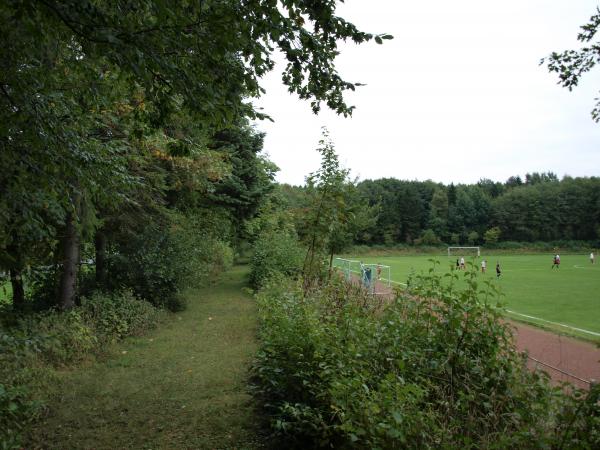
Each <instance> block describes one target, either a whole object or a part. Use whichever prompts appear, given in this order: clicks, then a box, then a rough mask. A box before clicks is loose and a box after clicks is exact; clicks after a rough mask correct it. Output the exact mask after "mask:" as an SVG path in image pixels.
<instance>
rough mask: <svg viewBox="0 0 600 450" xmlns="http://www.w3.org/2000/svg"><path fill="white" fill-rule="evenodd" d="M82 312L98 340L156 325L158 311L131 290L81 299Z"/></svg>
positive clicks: (139, 331)
mask: <svg viewBox="0 0 600 450" xmlns="http://www.w3.org/2000/svg"><path fill="white" fill-rule="evenodd" d="M81 315H82V317H83V320H84V321H85V323H87V324H88V325H89V326H90V327H91V329H92V330H93V333H94V335H95V336H96V339H98V340H99V341H100V343H101V344H107V343H112V342H115V341H118V340H120V339H123V338H124V337H126V336H134V335H140V334H143V333H145V332H147V331H149V330H150V329H152V328H154V327H155V326H156V323H157V322H158V320H159V318H160V311H159V310H158V309H156V308H155V307H153V306H152V305H151V304H150V303H148V302H146V301H144V300H140V299H138V298H136V297H135V296H134V295H133V293H132V292H130V291H124V292H120V293H110V294H105V293H100V292H96V293H94V294H93V295H91V296H90V297H89V298H84V299H82V302H81Z"/></svg>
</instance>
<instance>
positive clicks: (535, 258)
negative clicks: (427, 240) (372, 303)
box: [350, 253, 600, 340]
mask: <svg viewBox="0 0 600 450" xmlns="http://www.w3.org/2000/svg"><path fill="white" fill-rule="evenodd" d="M350 258H351V259H354V260H361V261H364V262H365V263H380V264H384V265H388V266H390V267H391V269H390V272H391V275H390V276H391V279H392V280H393V281H395V282H398V283H406V280H407V278H408V276H409V274H410V273H411V271H413V270H414V272H415V273H420V272H426V271H428V270H429V269H430V268H431V267H432V263H431V262H430V261H429V260H430V259H435V260H437V261H439V262H440V265H437V266H436V272H438V273H440V272H448V271H449V270H450V266H451V265H452V266H454V265H456V258H457V256H454V257H450V258H448V257H447V256H433V257H432V256H387V257H365V258H360V257H350ZM481 259H485V260H486V261H487V266H488V269H487V273H486V274H481V272H480V276H481V277H485V278H487V279H492V280H495V282H497V283H498V285H499V287H500V289H501V292H502V293H503V298H502V300H503V302H504V303H505V305H506V309H507V310H508V315H509V316H513V317H515V318H517V319H519V320H524V321H529V322H533V323H538V324H542V325H545V326H548V327H550V328H553V329H555V330H559V331H563V332H570V333H572V334H575V335H579V336H582V337H586V338H587V339H592V340H600V264H599V263H598V262H597V263H596V264H595V265H592V264H591V263H590V261H589V258H588V256H587V255H561V264H560V269H551V266H552V255H502V256H494V255H486V254H485V253H482V256H481V258H473V257H465V261H466V262H467V264H477V267H478V268H480V263H481ZM496 262H500V267H501V268H502V276H501V277H500V278H499V279H496V273H495V267H496ZM525 316H530V317H525ZM548 322H555V324H550V323H548ZM556 324H563V325H566V326H568V327H571V328H567V327H561V326H560V325H556ZM572 328H579V329H581V330H585V331H588V332H589V333H586V332H585V331H584V332H582V331H577V330H573V329H572Z"/></svg>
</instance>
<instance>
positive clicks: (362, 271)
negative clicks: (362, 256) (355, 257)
mask: <svg viewBox="0 0 600 450" xmlns="http://www.w3.org/2000/svg"><path fill="white" fill-rule="evenodd" d="M366 278H367V275H366V272H365V265H364V264H363V262H362V261H361V262H360V282H361V283H362V284H365V283H366V281H367V280H366Z"/></svg>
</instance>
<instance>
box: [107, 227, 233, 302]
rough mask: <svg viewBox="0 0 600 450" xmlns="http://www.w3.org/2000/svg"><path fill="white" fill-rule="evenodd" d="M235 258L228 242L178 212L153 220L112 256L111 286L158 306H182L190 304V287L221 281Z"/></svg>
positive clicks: (123, 242)
mask: <svg viewBox="0 0 600 450" xmlns="http://www.w3.org/2000/svg"><path fill="white" fill-rule="evenodd" d="M232 262H233V252H232V250H231V248H230V247H229V245H228V244H227V243H226V242H224V241H222V240H219V239H216V238H214V237H212V236H211V235H210V234H208V235H207V234H205V233H203V231H202V230H201V229H199V228H196V226H195V223H194V222H192V221H191V220H189V219H187V218H184V217H180V216H176V215H174V217H173V218H172V222H169V223H168V224H150V225H148V226H147V227H146V228H145V229H144V230H143V231H142V232H141V233H140V234H139V235H136V236H128V238H127V239H126V240H123V241H122V242H120V244H119V246H118V251H117V252H115V253H114V254H112V255H110V257H109V259H108V266H109V273H110V281H109V283H108V285H107V286H105V287H106V289H107V290H115V289H119V288H121V287H126V288H129V289H132V290H133V292H134V293H135V295H137V296H138V297H141V298H144V299H146V300H148V301H149V302H151V303H152V304H153V305H155V306H159V307H163V308H167V309H169V310H171V311H179V310H182V309H184V308H185V303H184V301H183V296H181V292H182V291H183V290H184V289H186V288H188V287H193V286H198V285H203V284H206V283H208V282H212V281H214V280H216V279H217V278H218V276H219V275H220V274H221V273H223V272H224V271H225V270H227V269H228V268H229V267H230V266H231V264H232Z"/></svg>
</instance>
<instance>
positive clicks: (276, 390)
mask: <svg viewBox="0 0 600 450" xmlns="http://www.w3.org/2000/svg"><path fill="white" fill-rule="evenodd" d="M459 276H461V277H462V276H464V275H463V274H461V275H458V274H453V275H450V274H449V275H447V276H446V277H444V278H441V277H438V276H436V275H435V274H433V273H431V274H430V275H427V276H419V277H416V278H415V279H413V280H412V282H411V286H412V290H411V291H410V292H408V293H403V294H400V295H399V296H398V298H397V299H396V300H395V301H394V302H393V303H391V304H390V305H388V306H382V305H381V304H380V303H378V302H375V301H373V298H372V297H370V296H368V295H366V294H365V293H364V292H361V291H360V290H359V289H357V288H356V287H352V286H348V285H345V284H344V283H343V282H342V281H340V280H338V279H334V280H333V282H332V283H331V284H330V285H328V286H326V287H325V288H324V289H322V290H321V291H318V292H314V293H312V294H311V295H310V296H308V297H303V296H302V292H301V290H300V289H298V287H297V286H296V285H295V284H290V283H285V282H283V281H282V280H277V282H276V283H271V284H267V285H266V286H265V288H264V289H263V291H262V292H261V293H260V294H259V295H258V297H257V299H258V303H259V307H260V317H261V328H260V338H261V346H260V350H259V352H258V353H257V357H256V361H255V364H254V366H253V380H254V390H255V394H256V395H257V397H258V398H259V399H260V400H261V402H262V404H263V405H264V407H265V410H266V412H267V413H268V414H269V415H270V417H271V419H272V425H273V428H274V429H275V431H276V432H277V433H278V434H279V435H280V436H282V437H284V438H285V442H286V443H287V444H288V445H289V446H296V447H335V448H337V447H339V448H347V447H351V446H352V447H358V448H405V447H410V448H466V449H475V448H509V447H514V448H551V447H552V445H554V443H555V442H559V441H560V439H561V436H565V439H566V442H567V444H566V445H565V448H572V447H577V448H594V445H593V444H595V443H596V442H597V436H598V433H592V432H591V431H590V430H591V429H592V427H593V426H596V425H597V423H598V422H597V421H598V409H597V408H598V407H597V404H596V402H595V401H594V400H593V398H592V399H590V400H589V401H588V402H587V403H585V404H586V405H588V409H587V410H586V409H584V408H580V409H578V407H576V406H574V405H582V403H581V402H577V401H576V400H573V399H572V398H570V397H566V396H565V395H564V394H562V393H561V391H560V390H559V389H554V388H551V387H550V386H549V383H548V380H547V378H546V377H545V376H543V375H539V374H536V373H531V372H529V371H528V370H527V368H526V365H525V361H524V357H523V356H522V355H520V354H519V353H517V351H516V350H515V349H514V347H513V344H512V337H511V332H510V329H509V327H508V325H506V324H505V323H503V322H502V321H501V320H500V318H501V317H500V312H499V311H498V309H497V308H496V306H497V294H496V292H495V291H494V288H493V285H492V284H490V283H484V284H480V283H479V280H478V278H477V273H476V272H469V273H467V275H466V278H467V280H466V283H457V281H458V277H459ZM464 284H466V286H467V287H466V288H457V286H458V285H464ZM588 398H589V397H588ZM573 402H575V403H573ZM593 405H596V406H593ZM594 407H595V408H596V409H595V410H594V409H593V408H594ZM561 411H562V412H561ZM590 411H591V412H590ZM594 414H595V415H594ZM590 415H591V416H592V419H589V418H588V416H590ZM561 427H564V429H565V430H570V431H560V430H562V429H563V428H561ZM561 433H562V434H561ZM569 433H570V434H569ZM594 439H596V440H594ZM576 443H577V445H575V444H576Z"/></svg>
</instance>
